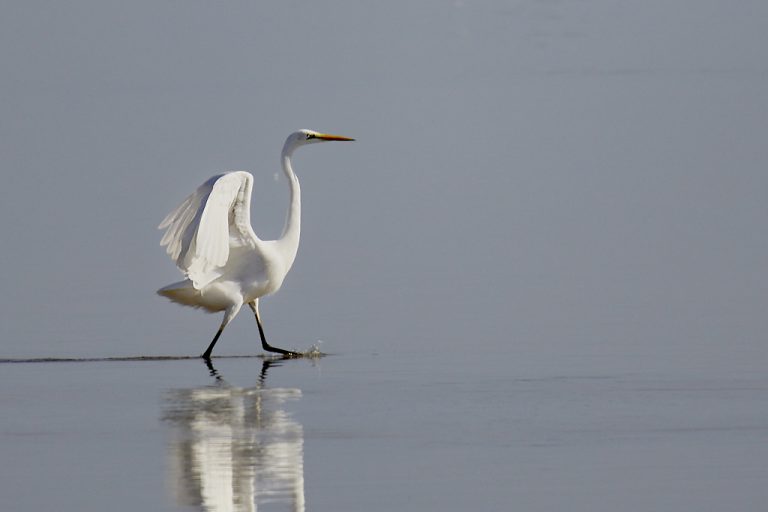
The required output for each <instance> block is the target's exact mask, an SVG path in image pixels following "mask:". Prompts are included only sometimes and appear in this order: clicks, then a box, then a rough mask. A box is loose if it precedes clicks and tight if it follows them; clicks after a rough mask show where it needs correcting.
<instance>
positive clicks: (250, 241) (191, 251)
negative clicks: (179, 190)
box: [159, 171, 258, 289]
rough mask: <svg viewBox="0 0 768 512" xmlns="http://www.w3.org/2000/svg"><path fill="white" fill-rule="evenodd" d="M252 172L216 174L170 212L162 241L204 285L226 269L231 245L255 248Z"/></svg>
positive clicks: (180, 264)
mask: <svg viewBox="0 0 768 512" xmlns="http://www.w3.org/2000/svg"><path fill="white" fill-rule="evenodd" d="M252 187H253V176H251V175H250V174H249V173H247V172H242V171H239V172H232V173H227V174H220V175H217V176H214V177H212V178H211V179H209V180H208V181H206V182H205V183H203V184H202V185H200V187H198V189H197V190H196V191H195V192H193V193H192V194H191V195H190V196H189V197H187V198H186V199H185V200H184V201H182V202H181V204H180V205H179V206H177V207H176V209H174V210H173V211H172V212H171V213H169V214H168V216H166V218H165V219H164V220H163V222H161V223H160V226H159V228H160V229H165V230H166V232H165V234H164V236H163V238H162V240H161V242H160V244H161V245H163V246H165V247H166V252H167V253H168V255H169V256H170V257H171V258H172V259H173V260H174V261H175V262H176V265H177V266H178V267H179V269H180V270H181V271H182V272H184V274H185V275H186V276H187V277H188V278H189V279H191V280H192V282H193V284H194V286H195V288H198V289H200V288H202V287H203V286H205V285H206V284H208V283H210V282H211V281H213V280H214V279H216V278H217V277H220V276H221V275H222V273H223V270H222V269H223V267H224V266H225V265H226V264H227V260H228V259H229V252H230V247H241V246H244V245H249V246H252V247H255V246H256V244H257V242H258V238H257V237H256V234H255V233H254V232H253V229H252V228H251V223H250V202H251V191H252Z"/></svg>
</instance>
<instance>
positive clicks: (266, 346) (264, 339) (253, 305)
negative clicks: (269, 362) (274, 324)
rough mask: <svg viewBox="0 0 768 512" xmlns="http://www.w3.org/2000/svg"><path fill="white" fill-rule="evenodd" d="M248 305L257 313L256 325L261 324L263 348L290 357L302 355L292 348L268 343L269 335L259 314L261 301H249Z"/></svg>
mask: <svg viewBox="0 0 768 512" xmlns="http://www.w3.org/2000/svg"><path fill="white" fill-rule="evenodd" d="M248 305H249V306H251V309H252V310H253V314H254V315H256V325H258V326H259V336H260V337H261V348H263V349H264V350H266V351H267V352H275V353H277V354H282V355H284V356H288V357H301V354H300V353H298V352H292V351H290V350H284V349H282V348H277V347H273V346H272V345H270V344H269V343H267V337H266V336H264V327H263V326H262V325H261V318H260V316H259V303H258V302H257V301H253V302H249V303H248Z"/></svg>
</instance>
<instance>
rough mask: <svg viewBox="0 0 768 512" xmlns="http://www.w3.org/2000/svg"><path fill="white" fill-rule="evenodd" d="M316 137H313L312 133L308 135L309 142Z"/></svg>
mask: <svg viewBox="0 0 768 512" xmlns="http://www.w3.org/2000/svg"><path fill="white" fill-rule="evenodd" d="M314 137H315V136H314V135H312V134H311V133H308V134H307V140H309V139H313V138H314Z"/></svg>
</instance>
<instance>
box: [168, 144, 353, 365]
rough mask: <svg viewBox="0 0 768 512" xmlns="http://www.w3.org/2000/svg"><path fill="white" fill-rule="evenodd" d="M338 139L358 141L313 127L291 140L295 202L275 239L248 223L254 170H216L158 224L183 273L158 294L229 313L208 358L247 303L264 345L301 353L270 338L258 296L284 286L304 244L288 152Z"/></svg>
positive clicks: (287, 171)
mask: <svg viewBox="0 0 768 512" xmlns="http://www.w3.org/2000/svg"><path fill="white" fill-rule="evenodd" d="M334 140H337V141H351V140H354V139H351V138H349V137H342V136H339V135H328V134H325V133H319V132H315V131H312V130H299V131H297V132H294V133H292V134H291V135H289V136H288V138H287V139H286V141H285V145H284V146H283V152H282V164H283V172H284V173H285V175H286V177H287V178H288V185H289V187H290V206H289V208H288V216H287V218H286V222H285V228H284V229H283V234H282V236H281V237H280V238H279V239H278V240H261V239H260V238H259V237H258V236H256V233H254V231H253V228H251V191H252V190H253V176H251V174H249V173H247V172H244V171H236V172H230V173H226V174H219V175H217V176H213V177H212V178H210V179H209V180H208V181H206V182H205V183H203V184H202V185H200V187H199V188H198V189H197V190H196V191H195V192H193V193H192V194H191V195H190V196H189V197H187V198H186V199H185V200H184V201H182V203H181V204H180V205H179V206H177V207H176V209H175V210H173V211H172V212H171V213H169V214H168V216H167V217H165V219H164V220H163V222H161V223H160V226H158V228H159V229H165V230H166V231H165V234H164V236H163V238H162V240H161V242H160V245H162V246H165V248H166V252H167V253H168V255H169V256H170V257H171V258H172V259H173V260H174V261H175V262H176V265H177V266H178V267H179V270H181V271H182V272H183V273H184V275H185V277H186V279H184V280H183V281H179V282H177V283H173V284H170V285H168V286H165V287H163V288H161V289H159V290H158V291H157V293H158V294H160V295H162V296H164V297H167V298H169V299H170V300H172V301H173V302H176V303H178V304H183V305H185V306H192V307H195V308H202V309H204V310H206V311H208V312H211V313H214V312H217V311H223V312H224V319H223V320H222V322H221V326H220V327H219V330H218V331H216V335H215V336H214V337H213V340H212V341H211V343H210V345H208V348H207V349H206V351H205V352H204V353H203V355H202V357H203V358H205V359H206V360H209V359H210V357H211V352H212V351H213V347H214V345H216V342H217V341H218V339H219V336H221V333H222V332H223V331H224V328H225V327H226V326H227V324H228V323H229V322H230V321H232V319H233V318H234V317H235V316H236V315H237V313H238V312H239V311H240V308H241V307H242V306H243V304H248V306H250V308H251V310H253V313H254V315H255V316H256V324H257V325H258V327H259V336H260V337H261V346H262V347H263V348H264V350H266V351H268V352H277V353H278V354H283V355H286V356H300V355H301V354H299V353H296V352H291V351H289V350H283V349H281V348H277V347H273V346H271V345H270V344H269V343H267V339H266V337H265V336H264V327H263V326H262V323H261V318H260V316H259V297H263V296H264V295H268V294H270V293H274V292H276V291H277V290H278V289H279V288H280V286H281V285H282V284H283V279H284V278H285V276H286V274H287V273H288V271H289V270H290V269H291V265H293V261H294V259H295V258H296V251H297V250H298V248H299V233H300V231H301V189H300V187H299V180H298V178H297V177H296V174H295V173H294V172H293V168H292V167H291V155H292V154H293V152H294V150H296V149H297V148H298V147H300V146H304V145H306V144H313V143H316V142H326V141H334Z"/></svg>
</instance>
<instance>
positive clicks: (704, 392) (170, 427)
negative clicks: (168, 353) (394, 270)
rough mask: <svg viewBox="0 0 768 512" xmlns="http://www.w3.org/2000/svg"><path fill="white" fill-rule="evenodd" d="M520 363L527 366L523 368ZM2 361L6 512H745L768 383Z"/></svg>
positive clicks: (474, 365) (752, 497)
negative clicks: (128, 511) (344, 511)
mask: <svg viewBox="0 0 768 512" xmlns="http://www.w3.org/2000/svg"><path fill="white" fill-rule="evenodd" d="M528 362H529V363H532V361H528ZM214 366H215V367H214V368H213V372H212V371H211V369H209V368H207V367H206V366H205V365H204V364H203V363H202V362H201V361H198V360H184V361H159V362H88V363H44V364H3V365H2V368H1V371H0V389H2V393H3V395H2V396H3V415H2V419H0V457H1V458H2V460H3V461H4V462H3V464H2V466H0V495H2V496H3V498H2V499H3V510H9V511H10V510H126V511H127V510H205V511H220V510H257V509H259V510H349V511H352V510H382V511H384V510H446V511H453V510H455V511H459V510H467V509H475V510H499V511H502V510H541V511H545V510H573V511H594V510H630V511H635V510H636V511H647V510H713V511H714V510H760V509H761V508H762V506H763V505H764V504H765V502H766V499H768V491H766V488H765V485H764V484H765V481H766V474H767V470H766V463H765V461H766V460H768V377H766V376H764V375H758V374H754V375H742V376H734V375H703V374H695V373H691V374H689V375H685V376H675V375H668V374H666V375H665V374H659V373H654V372H634V373H622V372H612V371H610V370H606V371H604V372H600V373H584V372H581V371H580V370H579V368H573V369H572V370H570V371H569V370H568V369H567V368H566V366H563V367H562V368H554V367H552V365H551V364H550V365H549V367H547V365H540V366H538V367H528V368H523V367H522V366H521V365H516V364H511V365H509V364H499V363H494V362H493V361H492V356H490V355H489V356H479V355H469V354H467V355H463V356H460V357H459V356H458V354H452V355H447V354H442V355H441V354H437V355H431V356H428V355H410V356H393V355H382V354H375V353H372V354H363V353H359V354H352V355H345V354H338V355H332V356H328V357H325V358H323V359H319V360H314V361H306V360H292V361H274V360H262V359H260V358H249V359H220V360H218V361H216V360H214Z"/></svg>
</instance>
